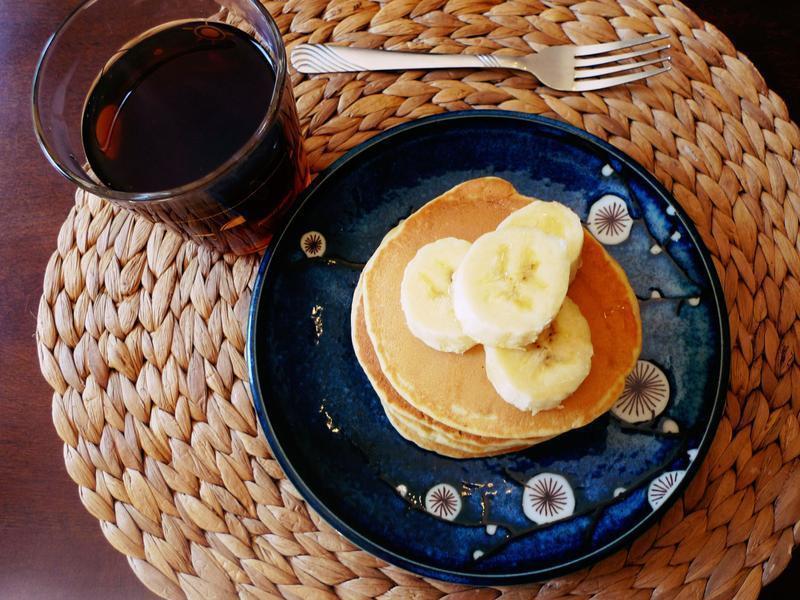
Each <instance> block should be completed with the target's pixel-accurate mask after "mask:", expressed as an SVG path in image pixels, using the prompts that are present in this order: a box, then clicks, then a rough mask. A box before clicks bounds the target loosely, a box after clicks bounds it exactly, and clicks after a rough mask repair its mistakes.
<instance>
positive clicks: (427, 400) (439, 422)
mask: <svg viewBox="0 0 800 600" xmlns="http://www.w3.org/2000/svg"><path fill="white" fill-rule="evenodd" d="M532 200H533V199H532V198H526V197H525V196H522V195H520V194H518V193H517V192H516V190H515V189H514V187H513V186H512V185H511V184H510V183H508V182H506V181H504V180H502V179H498V178H496V177H484V178H481V179H474V180H472V181H467V182H465V183H462V184H460V185H458V186H456V187H454V188H453V189H452V190H450V191H449V192H446V193H445V194H443V195H441V196H439V197H438V198H435V199H434V200H432V201H430V202H428V203H427V204H426V205H425V206H423V207H422V208H421V209H419V210H418V211H417V212H415V213H414V214H413V215H411V216H410V217H409V218H408V219H406V220H405V221H403V222H402V223H401V224H400V225H398V226H397V227H396V228H395V229H393V230H391V231H390V232H389V233H387V235H386V237H384V239H383V241H382V243H381V244H380V246H379V247H378V249H377V250H376V251H375V253H374V254H373V256H372V258H371V259H370V260H369V262H368V263H367V265H366V267H365V268H364V271H363V273H362V275H361V278H360V280H359V282H358V286H357V288H356V291H355V294H354V297H353V306H352V313H351V318H352V330H351V331H352V338H353V347H354V349H355V353H356V356H357V357H358V360H359V362H360V363H361V366H362V368H363V369H364V372H365V373H366V374H367V377H368V378H369V380H370V382H371V383H372V386H373V387H374V388H375V391H376V393H377V394H378V397H379V398H380V400H381V404H382V405H383V408H384V410H385V411H386V415H387V417H388V418H389V421H390V422H391V423H392V425H393V426H394V427H395V429H396V430H397V431H398V433H400V435H402V436H403V437H404V438H406V439H408V440H410V441H411V442H413V443H415V444H417V445H418V446H420V447H422V448H425V449H427V450H431V451H433V452H437V453H438V454H442V455H444V456H450V457H454V458H470V457H479V456H492V455H497V454H503V453H506V452H511V451H515V450H519V449H522V448H526V447H528V446H532V445H534V444H536V443H538V442H541V441H544V440H547V439H550V438H552V437H554V436H556V435H559V434H561V433H564V432H566V431H569V430H571V429H575V428H577V427H582V426H583V425H586V424H587V423H590V422H591V421H593V420H594V419H596V418H597V417H599V416H600V415H602V414H603V413H605V412H606V411H608V410H609V409H610V408H611V406H612V404H613V403H614V401H615V400H616V399H617V397H618V396H619V394H620V392H621V391H622V388H623V386H624V383H625V377H626V376H627V374H628V373H629V372H630V370H631V369H632V368H633V367H634V365H635V364H636V360H637V358H638V356H639V351H640V349H641V324H640V319H639V305H638V302H637V300H636V297H635V295H634V293H633V290H631V288H630V285H629V283H628V280H627V277H626V276H625V273H624V272H623V271H622V269H621V268H620V266H619V265H618V264H617V263H616V262H615V261H614V260H613V259H612V258H611V257H610V256H609V255H608V254H607V253H606V251H605V250H604V249H603V247H602V246H601V245H600V244H599V243H598V242H597V241H596V240H595V239H594V238H593V237H592V236H591V235H589V234H588V233H586V234H585V241H584V244H583V250H582V253H581V268H580V269H579V270H578V273H577V275H576V277H575V280H574V281H573V282H572V284H571V285H570V288H569V291H568V293H567V296H568V297H569V298H571V299H572V300H573V302H575V303H576V304H577V305H578V307H579V308H580V310H581V312H582V313H583V316H584V317H585V318H586V320H587V321H588V323H589V327H590V330H591V335H592V344H593V346H594V355H593V357H592V368H591V371H590V373H589V376H588V377H587V378H586V379H585V380H584V381H583V383H582V384H581V385H580V387H579V388H578V389H577V390H576V391H575V392H574V393H573V394H572V395H570V396H569V397H568V398H567V399H565V400H564V401H563V402H562V403H561V405H560V406H558V407H556V408H553V409H550V410H545V411H541V412H538V413H536V414H531V413H530V412H527V411H522V410H519V409H518V408H516V407H514V406H512V405H511V404H509V403H508V402H506V401H504V400H503V399H502V398H501V397H500V396H499V395H498V394H497V392H496V391H495V390H494V388H493V387H492V385H491V383H490V382H489V380H488V378H487V377H486V371H485V367H484V351H483V346H481V345H477V346H475V347H473V348H472V349H470V350H468V351H467V352H465V353H464V354H453V353H448V352H439V351H437V350H434V349H433V348H431V347H429V346H427V345H426V344H425V343H423V342H422V341H421V340H419V339H417V338H416V337H415V336H414V335H413V334H412V333H411V331H410V330H409V329H408V326H407V324H406V320H405V315H404V314H403V311H402V308H401V305H400V282H401V281H402V278H403V272H404V270H405V267H406V265H407V264H408V263H409V261H410V260H411V259H412V258H414V256H415V254H416V253H417V250H419V249H420V248H421V247H422V246H424V245H426V244H428V243H430V242H433V241H435V240H438V239H440V238H444V237H455V238H460V239H464V240H467V241H469V242H473V241H475V239H477V238H478V237H480V236H481V235H482V234H484V233H486V232H489V231H492V230H494V229H495V228H496V227H497V225H498V224H499V223H500V222H501V221H502V220H503V219H505V218H506V217H507V216H508V215H509V214H510V213H512V212H513V211H515V210H517V209H519V208H522V207H523V206H525V205H526V204H528V203H529V202H531V201H532Z"/></svg>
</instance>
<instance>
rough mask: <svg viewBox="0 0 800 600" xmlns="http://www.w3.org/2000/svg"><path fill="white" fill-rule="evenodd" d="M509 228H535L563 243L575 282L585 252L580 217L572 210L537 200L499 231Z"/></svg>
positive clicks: (511, 217)
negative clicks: (582, 251)
mask: <svg viewBox="0 0 800 600" xmlns="http://www.w3.org/2000/svg"><path fill="white" fill-rule="evenodd" d="M508 227H532V228H534V229H539V230H540V231H544V232H545V233H549V234H550V235H553V236H555V237H557V238H560V239H562V240H564V242H565V243H566V245H567V258H568V259H569V261H570V272H569V280H570V281H572V280H573V279H575V273H576V272H577V271H578V267H580V257H581V249H582V248H583V226H582V225H581V220H580V217H578V215H577V214H575V212H574V211H573V210H572V209H571V208H569V207H568V206H565V205H563V204H561V203H560V202H545V201H544V200H534V201H533V202H531V203H530V204H528V206H525V207H524V208H520V209H519V210H516V211H514V212H513V213H511V214H510V215H509V216H508V217H506V218H505V220H503V222H502V223H500V225H498V226H497V229H498V230H500V229H506V228H508Z"/></svg>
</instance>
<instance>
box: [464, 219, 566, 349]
mask: <svg viewBox="0 0 800 600" xmlns="http://www.w3.org/2000/svg"><path fill="white" fill-rule="evenodd" d="M568 285H569V260H568V259H567V247H566V243H565V242H564V241H563V240H561V239H559V238H557V237H554V236H552V235H549V234H546V233H544V232H542V231H539V230H538V229H528V228H522V227H509V228H507V229H503V230H500V231H492V232H490V233H487V234H484V235H482V236H481V237H479V238H478V239H477V240H476V241H475V243H474V244H472V247H471V248H470V249H469V251H468V252H467V254H466V256H465V257H464V260H463V261H462V263H461V265H460V266H459V267H458V269H457V270H456V274H455V277H454V278H453V304H454V308H455V314H456V317H457V318H458V320H459V321H460V322H461V326H462V327H463V329H464V333H466V334H467V335H468V336H470V337H471V338H473V339H474V340H477V341H478V342H480V343H482V344H485V345H487V346H498V347H501V348H522V347H524V346H527V345H528V344H530V343H531V342H533V341H534V340H535V339H536V336H537V335H539V333H540V332H541V331H542V330H543V329H544V328H545V327H547V325H549V324H550V321H552V320H553V318H554V317H555V316H556V313H557V312H558V309H559V308H561V303H562V302H563V301H564V297H565V296H566V294H567V286H568Z"/></svg>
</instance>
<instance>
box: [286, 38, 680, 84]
mask: <svg viewBox="0 0 800 600" xmlns="http://www.w3.org/2000/svg"><path fill="white" fill-rule="evenodd" d="M667 37H669V36H668V35H667V34H660V35H648V36H645V37H640V38H636V39H630V40H621V41H619V42H608V43H606V44H588V45H584V46H550V47H549V48H543V49H542V50H540V51H539V52H538V53H536V54H530V55H528V56H496V55H493V54H421V53H416V52H393V51H389V50H367V49H363V48H348V47H346V46H331V45H328V44H300V45H299V46H296V47H295V48H294V50H292V64H293V65H294V67H295V69H297V70H298V71H300V72H301V73H341V72H345V71H394V70H400V71H405V70H413V69H463V68H476V67H478V68H479V67H490V68H501V69H519V70H521V71H527V72H528V73H531V74H533V75H534V76H536V78H537V79H539V81H541V82H542V83H543V84H545V85H546V86H548V87H551V88H553V89H556V90H562V91H565V92H588V91H591V90H601V89H603V88H607V87H611V86H615V85H622V84H624V83H631V82H632V81H639V80H640V79H645V78H647V77H652V76H653V75H658V74H659V73H663V72H665V71H668V70H669V60H670V58H669V56H658V57H656V58H651V59H647V60H639V61H633V62H620V61H624V60H627V59H631V58H637V57H639V56H645V55H647V54H652V53H655V52H661V51H662V50H667V49H669V47H670V45H669V44H663V45H661V46H648V47H646V48H641V49H637V50H631V51H629V52H623V53H621V54H611V52H615V51H617V50H622V49H625V48H635V47H636V46H643V45H645V44H650V43H652V42H657V41H659V40H663V39H665V38H667ZM598 65H609V66H606V67H599V66H598ZM651 65H661V66H659V67H655V68H652V69H647V70H645V71H638V72H635V73H628V74H626V75H614V76H613V77H606V76H607V75H613V74H614V73H624V72H625V71H631V70H634V69H641V68H642V67H649V66H651Z"/></svg>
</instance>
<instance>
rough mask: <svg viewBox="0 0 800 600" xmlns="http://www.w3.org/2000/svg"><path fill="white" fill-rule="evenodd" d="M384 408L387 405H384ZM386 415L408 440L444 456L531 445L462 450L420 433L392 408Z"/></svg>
mask: <svg viewBox="0 0 800 600" xmlns="http://www.w3.org/2000/svg"><path fill="white" fill-rule="evenodd" d="M384 408H386V407H385V406H384ZM386 416H387V417H388V418H389V422H390V423H391V424H392V426H393V427H394V428H395V430H396V431H397V432H398V433H399V434H400V435H401V436H402V437H404V438H405V439H407V440H408V441H410V442H412V443H413V444H416V445H417V446H419V447H420V448H423V449H425V450H430V451H431V452H436V453H437V454H441V455H442V456H449V457H450V458H481V457H487V456H498V455H500V454H507V453H509V452H515V451H517V450H523V449H525V448H527V447H528V446H529V445H530V444H523V445H519V444H517V445H516V446H509V447H507V448H499V449H489V448H483V449H481V450H462V449H459V448H457V447H454V446H451V445H449V444H445V443H443V442H441V441H438V440H437V439H436V437H435V435H434V436H431V435H424V434H420V432H419V431H417V430H415V429H414V427H413V426H409V425H408V423H406V422H405V421H404V420H403V419H402V417H398V416H397V415H395V414H393V413H392V412H391V409H389V410H387V411H386Z"/></svg>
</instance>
